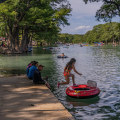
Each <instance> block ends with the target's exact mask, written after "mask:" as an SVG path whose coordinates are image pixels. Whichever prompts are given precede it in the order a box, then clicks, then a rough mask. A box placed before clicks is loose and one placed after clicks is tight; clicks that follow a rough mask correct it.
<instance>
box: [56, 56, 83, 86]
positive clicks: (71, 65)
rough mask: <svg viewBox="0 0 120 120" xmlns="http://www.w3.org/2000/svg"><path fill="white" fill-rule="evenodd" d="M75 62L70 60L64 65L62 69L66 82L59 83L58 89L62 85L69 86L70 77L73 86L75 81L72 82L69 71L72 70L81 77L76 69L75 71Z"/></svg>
mask: <svg viewBox="0 0 120 120" xmlns="http://www.w3.org/2000/svg"><path fill="white" fill-rule="evenodd" d="M75 62H76V59H75V58H72V59H71V60H70V61H69V62H68V63H67V65H66V67H65V68H64V73H63V74H64V77H65V80H66V82H61V83H58V84H57V85H58V88H59V86H60V85H64V84H69V82H70V77H72V82H73V86H75V85H76V84H75V80H74V75H73V74H72V73H71V70H72V69H73V70H74V72H76V73H77V74H78V75H82V74H81V73H79V72H78V71H77V70H76V69H75V66H74V65H75Z"/></svg>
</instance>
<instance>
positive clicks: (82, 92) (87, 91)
mask: <svg viewBox="0 0 120 120" xmlns="http://www.w3.org/2000/svg"><path fill="white" fill-rule="evenodd" d="M99 93H100V89H99V88H97V87H90V86H88V85H85V84H82V85H77V86H70V87H68V88H67V89H66V94H67V95H68V96H70V97H76V98H90V97H94V96H97V95H99Z"/></svg>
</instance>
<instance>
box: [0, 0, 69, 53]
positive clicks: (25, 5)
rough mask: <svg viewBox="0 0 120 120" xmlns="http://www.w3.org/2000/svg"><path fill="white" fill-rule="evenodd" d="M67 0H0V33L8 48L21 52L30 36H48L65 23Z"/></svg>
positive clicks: (51, 36) (45, 37)
mask: <svg viewBox="0 0 120 120" xmlns="http://www.w3.org/2000/svg"><path fill="white" fill-rule="evenodd" d="M70 12H71V8H70V4H69V2H68V1H67V0H6V1H5V2H3V3H1V4H0V29H1V30H0V34H1V36H5V37H6V38H7V40H8V42H9V44H8V47H9V49H11V50H12V51H21V52H23V51H24V50H25V49H26V47H27V46H28V44H29V42H30V40H31V39H32V38H36V39H38V38H39V40H43V39H44V40H46V41H49V40H52V39H53V38H54V37H55V36H56V35H57V34H58V33H59V31H60V25H69V23H68V18H67V17H68V16H69V15H70Z"/></svg>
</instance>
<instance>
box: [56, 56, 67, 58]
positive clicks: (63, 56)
mask: <svg viewBox="0 0 120 120" xmlns="http://www.w3.org/2000/svg"><path fill="white" fill-rule="evenodd" d="M57 58H68V56H66V55H65V56H60V55H58V56H57Z"/></svg>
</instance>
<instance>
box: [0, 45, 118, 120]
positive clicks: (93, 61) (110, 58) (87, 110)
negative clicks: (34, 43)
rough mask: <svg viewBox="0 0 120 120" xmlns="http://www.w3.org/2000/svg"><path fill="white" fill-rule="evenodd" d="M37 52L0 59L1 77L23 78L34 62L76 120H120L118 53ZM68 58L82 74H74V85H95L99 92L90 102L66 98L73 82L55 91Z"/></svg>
mask: <svg viewBox="0 0 120 120" xmlns="http://www.w3.org/2000/svg"><path fill="white" fill-rule="evenodd" d="M56 50H57V53H56V52H55V51H56ZM38 51H39V50H38ZM38 51H37V52H36V51H35V52H34V51H33V53H29V54H27V55H26V54H25V55H22V56H21V55H19V56H18V55H14V56H0V74H6V75H9V74H24V73H25V69H26V66H27V64H28V63H29V62H30V61H31V60H37V61H38V62H39V63H40V64H43V65H44V66H45V67H44V70H43V72H42V74H43V76H46V75H47V76H49V80H48V81H49V83H50V86H51V88H52V92H53V94H54V95H55V96H56V97H57V98H58V99H59V100H60V101H61V103H62V104H63V105H64V106H65V107H66V108H67V109H68V111H69V112H70V113H71V114H72V115H73V116H74V117H75V119H76V120H120V50H119V49H115V48H101V47H92V46H83V47H80V46H79V45H71V46H67V47H66V46H60V47H59V48H55V51H54V50H53V54H47V53H46V54H38V53H39V52H38ZM61 53H64V54H65V55H67V56H68V58H66V59H58V58H57V55H58V54H61ZM71 58H75V59H76V64H75V67H76V69H77V70H78V71H79V72H81V73H82V74H83V75H82V76H79V75H77V74H75V73H74V72H73V73H74V74H75V81H76V83H77V84H86V83H87V80H93V81H96V82H97V86H98V87H99V88H100V90H101V93H100V94H99V96H97V97H94V98H90V99H76V98H70V97H68V96H67V95H66V93H65V90H66V88H67V87H68V86H70V85H72V81H70V84H69V85H61V86H60V88H59V89H58V88H57V82H58V81H59V82H60V81H64V76H63V70H64V67H65V65H66V63H67V62H68V61H69V60H70V59H71Z"/></svg>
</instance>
